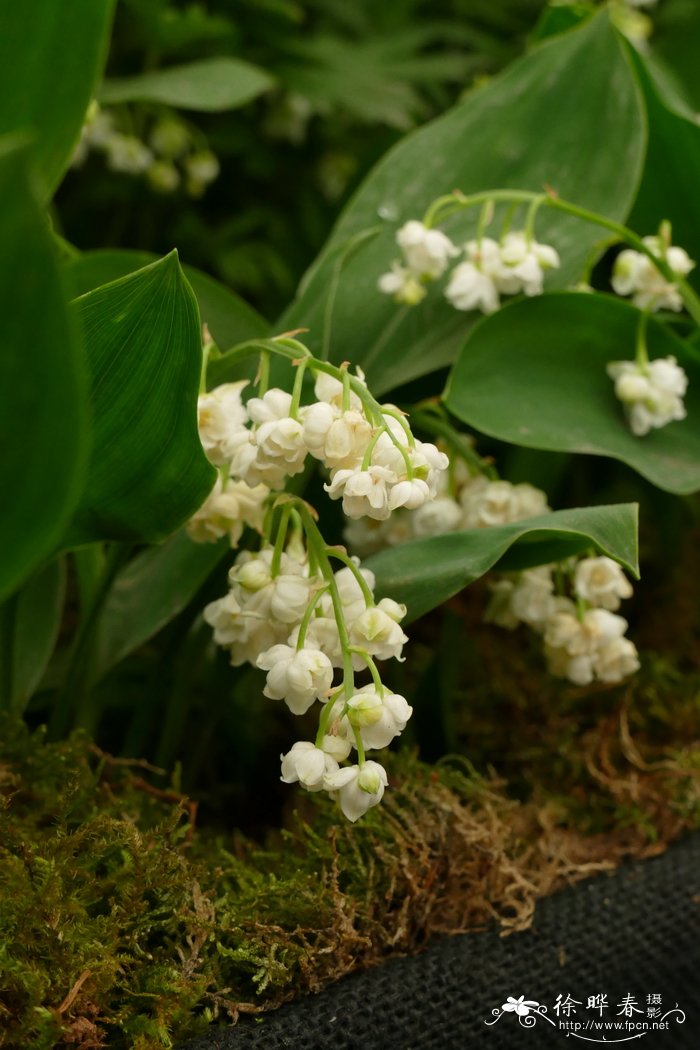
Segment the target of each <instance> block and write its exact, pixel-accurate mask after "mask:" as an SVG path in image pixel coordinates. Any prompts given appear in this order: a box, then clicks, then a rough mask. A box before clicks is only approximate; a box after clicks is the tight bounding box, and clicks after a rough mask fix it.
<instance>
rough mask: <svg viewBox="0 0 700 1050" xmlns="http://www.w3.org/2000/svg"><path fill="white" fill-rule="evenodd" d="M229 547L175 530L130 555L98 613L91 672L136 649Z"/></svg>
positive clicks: (101, 670) (186, 598) (99, 672)
mask: <svg viewBox="0 0 700 1050" xmlns="http://www.w3.org/2000/svg"><path fill="white" fill-rule="evenodd" d="M228 552H230V547H229V546H228V545H227V544H226V543H225V542H223V543H216V544H214V543H193V542H192V540H191V539H190V538H189V537H188V535H187V533H185V532H177V533H175V535H174V536H171V537H170V539H169V540H167V541H166V542H165V543H164V544H162V545H161V546H158V547H152V548H151V549H150V550H146V551H144V552H143V553H142V554H139V555H138V557H136V558H134V560H133V561H132V562H130V564H129V565H127V567H126V568H125V569H123V570H122V571H121V572H120V573H119V574H118V576H117V578H116V580H115V582H114V584H113V585H112V588H111V590H110V592H109V596H108V598H107V600H106V602H105V604H104V607H103V609H102V612H101V615H100V623H99V627H98V634H99V643H98V651H97V657H96V669H95V670H96V676H98V677H99V676H100V675H102V674H104V673H105V672H106V671H108V670H109V668H110V667H113V666H114V664H116V663H118V661H119V660H121V659H123V658H124V657H125V656H127V655H128V654H129V653H130V652H133V650H134V649H137V648H138V647H139V646H140V645H143V643H144V642H147V641H148V639H149V638H152V637H153V635H154V634H156V632H157V631H159V630H160V629H161V627H164V626H165V625H166V624H167V623H169V622H170V620H172V618H173V617H174V616H176V615H177V614H178V613H179V612H182V610H183V609H184V608H185V606H186V605H187V604H188V602H190V601H191V599H192V598H193V597H194V595H195V594H196V593H197V591H198V590H199V588H200V587H201V586H202V584H203V583H204V582H205V580H206V579H207V577H208V576H209V575H210V573H211V571H212V569H214V567H215V566H216V565H218V563H219V562H220V561H221V560H222V558H224V557H225V556H226V554H227V553H228Z"/></svg>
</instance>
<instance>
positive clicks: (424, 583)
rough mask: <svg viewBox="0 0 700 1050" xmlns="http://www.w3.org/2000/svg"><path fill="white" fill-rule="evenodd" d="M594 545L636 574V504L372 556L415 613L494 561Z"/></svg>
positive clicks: (386, 586) (391, 589)
mask: <svg viewBox="0 0 700 1050" xmlns="http://www.w3.org/2000/svg"><path fill="white" fill-rule="evenodd" d="M590 549H595V550H596V551H598V552H599V553H601V554H606V555H607V556H608V557H610V558H614V559H615V560H616V561H619V562H620V564H621V565H622V566H623V567H624V568H625V569H627V570H628V571H629V572H631V573H632V574H633V575H634V576H638V575H639V570H638V566H637V505H636V504H635V503H621V504H617V505H614V506H610V507H584V508H582V509H580V510H558V511H554V512H553V513H552V514H543V515H541V516H540V517H537V518H529V519H527V520H526V521H518V522H515V523H514V524H513V525H499V526H497V527H495V528H489V529H469V530H466V531H464V532H451V533H448V534H447V535H444V536H432V537H430V539H425V540H414V541H412V542H411V543H404V544H401V545H400V546H398V547H393V548H391V549H390V550H386V551H382V552H381V553H380V554H375V555H373V556H372V557H371V558H368V559H367V562H366V566H367V568H368V569H371V570H372V572H374V573H375V574H376V577H377V588H376V589H377V593H378V594H382V595H387V596H390V597H391V598H393V599H394V600H395V601H399V602H404V603H405V604H406V605H407V606H408V619H409V620H415V619H416V618H417V617H418V616H422V615H423V614H424V613H426V612H429V611H430V609H434V608H435V607H436V606H438V605H440V604H442V602H444V601H447V599H448V598H451V597H452V595H453V594H457V593H458V592H459V591H461V590H462V589H463V588H464V587H466V586H468V584H470V583H473V582H474V580H477V579H478V578H479V577H480V576H483V575H484V573H486V572H488V571H489V570H490V569H493V568H494V567H498V568H499V569H502V570H503V571H506V570H511V569H526V568H531V567H532V566H534V565H545V564H547V563H549V562H553V561H559V560H561V559H563V558H568V557H570V556H572V555H574V554H582V553H584V552H585V551H587V550H590Z"/></svg>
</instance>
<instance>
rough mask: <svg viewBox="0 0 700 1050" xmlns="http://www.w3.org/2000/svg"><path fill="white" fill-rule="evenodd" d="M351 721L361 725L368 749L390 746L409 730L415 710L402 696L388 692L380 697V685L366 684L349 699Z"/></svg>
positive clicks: (363, 740)
mask: <svg viewBox="0 0 700 1050" xmlns="http://www.w3.org/2000/svg"><path fill="white" fill-rule="evenodd" d="M348 709H349V710H348V718H349V720H350V723H351V724H352V725H355V726H357V728H358V729H359V732H360V737H361V738H362V743H363V744H364V746H365V748H368V749H370V750H378V749H379V748H382V747H387V746H388V745H389V744H390V743H391V741H392V740H393V739H394V737H397V736H399V735H400V734H401V733H402V732H403V730H404V729H405V728H406V725H407V723H408V720H409V718H410V717H411V715H412V714H413V708H412V707H411V706H410V704H408V702H407V701H406V698H405V697H403V696H401V695H400V694H399V693H392V692H391V691H390V690H388V689H385V690H384V695H383V696H379V694H378V693H377V690H376V686H374V684H372V685H366V686H363V687H362V689H359V690H358V691H357V693H355V694H354V696H352V697H351V698H350V700H348Z"/></svg>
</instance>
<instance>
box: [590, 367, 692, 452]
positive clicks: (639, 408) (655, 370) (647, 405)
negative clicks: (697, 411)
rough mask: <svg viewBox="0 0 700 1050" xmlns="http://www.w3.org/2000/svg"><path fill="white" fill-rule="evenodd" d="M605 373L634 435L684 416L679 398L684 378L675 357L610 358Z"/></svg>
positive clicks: (684, 390)
mask: <svg viewBox="0 0 700 1050" xmlns="http://www.w3.org/2000/svg"><path fill="white" fill-rule="evenodd" d="M607 372H608V375H609V376H610V378H611V379H613V380H614V381H615V394H616V396H617V397H618V398H619V399H620V401H621V402H622V404H623V405H624V408H625V414H626V416H627V420H628V422H629V426H630V430H631V431H632V433H633V434H635V435H636V436H637V437H642V436H643V435H644V434H648V433H649V431H650V430H653V429H656V428H658V427H665V426H666V425H667V424H668V423H672V422H674V421H675V420H679V419H685V417H686V411H685V406H684V404H683V397H684V395H685V392H686V390H687V389H688V377H687V375H686V374H685V372H684V371H683V369H682V368H681V366H680V365H679V364H678V363H677V361H676V359H675V357H661V358H657V359H656V360H654V361H648V362H647V361H641V362H637V361H611V362H610V364H609V365H608V366H607Z"/></svg>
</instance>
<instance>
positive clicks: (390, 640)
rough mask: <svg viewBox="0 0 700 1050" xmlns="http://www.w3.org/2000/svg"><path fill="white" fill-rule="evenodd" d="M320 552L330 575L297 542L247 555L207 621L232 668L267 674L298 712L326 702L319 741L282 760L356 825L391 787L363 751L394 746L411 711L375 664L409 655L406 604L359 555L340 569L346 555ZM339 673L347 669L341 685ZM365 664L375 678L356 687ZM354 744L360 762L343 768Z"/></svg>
mask: <svg viewBox="0 0 700 1050" xmlns="http://www.w3.org/2000/svg"><path fill="white" fill-rule="evenodd" d="M312 534H313V530H312ZM318 539H319V536H318V535H317V536H316V541H318ZM314 553H315V561H316V563H317V564H319V563H323V565H324V571H321V570H320V569H314V570H312V568H311V562H310V559H309V558H308V556H307V555H306V552H305V551H304V549H303V547H301V546H300V545H299V544H298V543H295V544H290V545H289V546H288V547H287V549H286V550H285V551H281V550H280V548H279V546H276V548H275V549H273V548H272V547H264V548H263V549H262V550H260V551H259V552H257V553H251V552H250V551H243V552H241V553H240V554H239V555H238V557H237V558H236V562H235V564H234V566H233V568H232V569H231V572H230V574H229V583H230V589H229V592H228V594H227V595H226V596H225V597H223V598H220V599H218V600H217V601H214V602H212V603H211V604H209V605H208V606H207V607H206V608H205V610H204V618H205V620H206V621H207V623H209V624H210V625H211V626H212V627H213V628H214V639H215V641H216V642H217V643H218V644H219V645H221V646H223V647H224V648H226V649H228V650H229V652H230V654H231V662H232V663H233V664H234V665H240V664H243V663H249V664H252V665H253V666H254V667H259V668H261V669H262V670H263V671H266V672H267V677H266V684H265V688H264V693H265V696H267V697H270V698H271V699H273V700H283V701H284V702H285V703H286V705H287V707H288V708H289V710H290V711H292V712H293V714H295V715H305V714H306V713H307V712H308V711H309V710H310V709H311V708H313V707H315V706H316V704H317V703H318V702H320V703H321V705H322V706H321V710H320V716H319V725H318V732H317V734H316V738H315V741H307V740H301V741H298V742H297V743H296V744H294V746H293V747H292V748H291V750H290V751H289V752H288V753H287V754H285V755H282V756H281V760H282V780H283V781H284V782H285V783H288V784H291V783H295V782H297V781H298V782H299V783H300V784H301V786H302V787H304V788H306V789H307V790H308V791H321V790H324V791H328V792H329V793H330V794H331V796H332V797H334V798H337V800H338V802H339V804H340V807H341V809H342V811H343V813H344V814H345V816H346V817H347V818H348V819H349V820H351V821H355V820H357V819H358V818H359V817H361V816H362V814H363V813H365V812H366V811H367V810H368V809H369V808H370V807H371V806H374V805H376V804H377V803H378V802H379V801H380V800H381V798H382V795H383V794H384V788H385V787H386V786H387V776H386V772H385V770H384V768H383V767H382V766H381V765H380V764H379V763H378V762H375V761H368V760H367V759H366V758H365V753H366V752H367V751H370V750H376V749H380V748H384V747H386V746H387V745H388V744H389V743H390V742H391V741H392V740H393V739H394V737H396V736H398V735H399V734H400V733H401V732H402V731H403V729H404V728H405V726H406V723H407V722H408V719H409V718H410V716H411V713H412V709H411V707H410V706H409V704H408V703H407V702H406V700H405V698H404V697H403V696H400V695H398V694H397V693H392V692H391V691H390V690H389V689H387V688H386V687H385V686H384V685H383V684H382V681H381V679H380V677H379V672H378V669H377V666H376V663H375V661H376V660H388V659H397V660H400V659H402V655H401V654H402V650H403V646H404V644H405V642H406V641H407V638H406V635H405V634H404V632H403V631H402V629H401V626H400V621H401V620H402V619H403V617H404V616H405V614H406V608H405V606H403V605H399V604H398V603H397V602H394V601H392V600H391V599H389V598H382V599H381V600H380V601H379V602H375V599H374V582H375V581H374V576H373V574H372V573H371V572H370V571H369V570H367V569H362V568H360V565H359V562H358V561H357V560H356V559H355V560H350V559H347V564H346V565H345V566H344V567H343V568H341V569H340V570H338V571H337V572H333V571H332V570H331V571H329V570H328V564H329V562H328V557H329V555H331V554H335V555H336V556H340V557H341V558H346V556H345V555H344V554H340V555H339V552H337V551H334V549H333V548H326V547H325V546H324V545H323V544H321V547H320V549H319V547H318V543H317V544H316V548H315V552H314ZM336 669H341V671H342V674H341V681H340V682H339V683H336V684H334V677H335V675H336ZM367 669H368V670H369V671H370V673H371V676H372V681H371V683H369V684H366V685H363V686H360V687H358V686H357V685H356V683H355V675H356V674H357V673H359V672H361V671H362V670H367ZM353 749H354V750H355V751H356V752H357V762H355V763H353V764H351V765H347V766H341V764H340V763H342V762H344V761H345V760H346V759H347V758H348V757H349V755H350V753H351V751H352V750H353Z"/></svg>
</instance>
